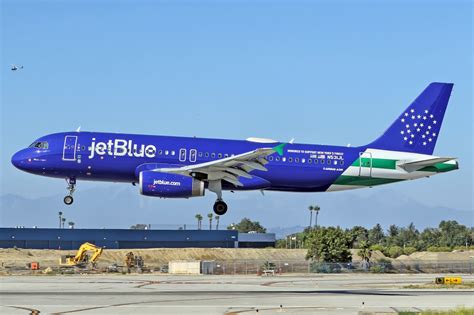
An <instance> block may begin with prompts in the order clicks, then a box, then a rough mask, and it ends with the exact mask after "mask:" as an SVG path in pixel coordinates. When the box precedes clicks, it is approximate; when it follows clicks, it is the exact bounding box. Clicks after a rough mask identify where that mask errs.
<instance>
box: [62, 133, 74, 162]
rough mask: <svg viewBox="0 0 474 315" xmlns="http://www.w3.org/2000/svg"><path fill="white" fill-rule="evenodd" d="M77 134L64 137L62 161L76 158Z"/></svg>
mask: <svg viewBox="0 0 474 315" xmlns="http://www.w3.org/2000/svg"><path fill="white" fill-rule="evenodd" d="M76 144H77V136H66V137H64V147H63V161H75V160H76Z"/></svg>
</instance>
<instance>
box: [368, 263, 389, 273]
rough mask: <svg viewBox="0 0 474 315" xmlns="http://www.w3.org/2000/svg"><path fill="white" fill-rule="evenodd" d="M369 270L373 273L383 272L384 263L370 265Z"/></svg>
mask: <svg viewBox="0 0 474 315" xmlns="http://www.w3.org/2000/svg"><path fill="white" fill-rule="evenodd" d="M370 272H373V273H384V272H385V266H384V265H379V264H377V265H375V266H372V267H370Z"/></svg>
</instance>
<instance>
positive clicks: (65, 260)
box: [59, 242, 104, 268]
mask: <svg viewBox="0 0 474 315" xmlns="http://www.w3.org/2000/svg"><path fill="white" fill-rule="evenodd" d="M103 251H104V249H103V248H102V247H99V246H96V245H94V244H92V243H89V242H86V243H84V244H82V245H81V247H79V249H78V250H77V253H76V255H63V256H61V259H60V260H59V265H61V266H67V267H86V266H87V264H89V263H90V264H91V265H92V268H95V267H96V263H97V260H98V259H99V257H100V255H102V252H103ZM90 253H92V256H90Z"/></svg>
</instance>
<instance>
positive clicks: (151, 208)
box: [0, 184, 474, 237]
mask: <svg viewBox="0 0 474 315" xmlns="http://www.w3.org/2000/svg"><path fill="white" fill-rule="evenodd" d="M63 197H64V196H63V195H60V194H57V195H51V196H47V197H41V198H36V199H30V198H27V197H23V196H19V195H14V194H5V195H1V196H0V208H1V212H0V226H1V227H14V226H25V227H32V226H37V227H57V226H58V224H59V223H58V212H59V211H62V212H63V213H64V216H65V217H66V218H67V222H68V221H73V222H74V223H75V226H76V228H129V227H130V226H131V225H134V224H137V223H143V224H151V226H152V228H172V229H174V228H178V226H184V225H185V224H186V226H187V227H188V228H193V226H195V225H196V219H195V218H194V216H195V215H196V214H198V213H199V214H201V215H203V217H204V220H203V228H208V226H209V222H208V219H207V214H208V213H211V212H212V205H213V202H214V198H215V197H214V194H208V195H206V196H205V197H203V198H193V199H189V200H187V199H160V198H151V197H145V196H141V195H140V194H139V193H138V189H137V188H136V187H133V186H124V185H120V186H119V185H114V184H112V185H103V186H97V187H96V188H93V189H87V190H82V191H81V190H78V191H77V192H76V193H75V195H74V199H75V201H74V204H73V205H71V206H66V205H64V204H63V201H62V199H63ZM225 197H226V201H227V203H228V204H229V211H228V212H227V214H226V215H224V216H221V218H220V228H225V227H226V226H228V225H229V224H231V223H237V222H239V221H240V220H241V219H242V218H243V217H248V218H250V219H251V220H256V221H259V222H260V223H261V224H262V225H263V226H265V227H267V229H268V230H269V231H270V232H274V233H276V234H277V236H278V237H281V236H283V235H287V234H289V233H293V232H296V231H300V230H302V229H303V228H304V227H305V226H308V225H309V211H308V210H307V209H308V206H309V205H311V204H318V205H319V206H320V207H321V211H320V213H319V216H318V224H320V225H325V226H328V225H334V226H337V225H338V226H341V227H352V226H354V225H362V226H365V227H372V226H374V225H375V224H377V223H380V224H381V225H382V226H383V227H385V228H387V227H388V226H389V225H390V224H396V225H399V226H406V225H408V224H409V223H411V222H413V223H414V224H415V226H416V227H417V228H418V229H423V228H425V227H436V226H438V224H439V222H440V221H441V220H456V221H458V222H459V223H461V224H464V225H467V226H472V225H473V217H474V212H473V211H472V209H452V208H448V207H442V206H431V205H426V204H423V203H420V202H418V201H416V200H414V199H412V198H410V197H408V196H406V195H404V194H402V193H400V192H397V191H394V190H387V189H377V190H376V191H375V190H374V191H372V192H371V193H359V192H344V193H341V192H339V193H326V194H304V193H277V192H265V195H264V196H262V194H261V193H260V192H241V193H236V194H230V193H227V194H226V195H225ZM427 197H428V196H427ZM313 224H314V216H313ZM213 225H215V222H213Z"/></svg>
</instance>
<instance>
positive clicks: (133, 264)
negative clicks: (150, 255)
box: [125, 252, 145, 273]
mask: <svg viewBox="0 0 474 315" xmlns="http://www.w3.org/2000/svg"><path fill="white" fill-rule="evenodd" d="M125 266H126V267H127V272H128V273H130V272H131V270H132V268H135V269H136V271H137V272H138V273H142V272H143V269H144V266H145V263H144V261H143V258H142V256H135V255H134V254H133V252H129V253H128V254H127V255H125Z"/></svg>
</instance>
